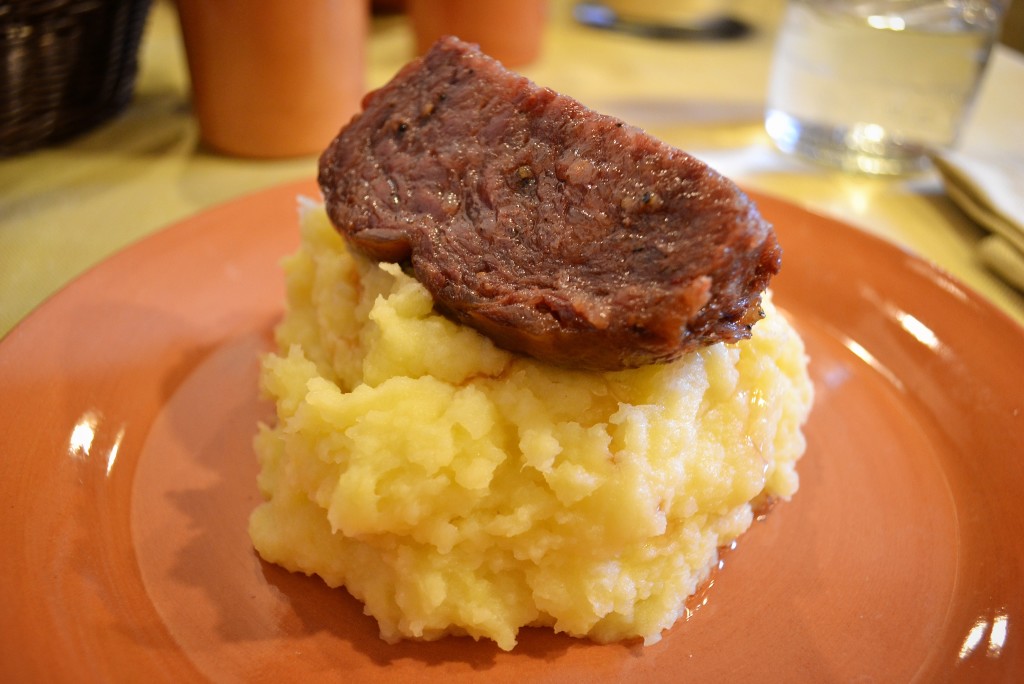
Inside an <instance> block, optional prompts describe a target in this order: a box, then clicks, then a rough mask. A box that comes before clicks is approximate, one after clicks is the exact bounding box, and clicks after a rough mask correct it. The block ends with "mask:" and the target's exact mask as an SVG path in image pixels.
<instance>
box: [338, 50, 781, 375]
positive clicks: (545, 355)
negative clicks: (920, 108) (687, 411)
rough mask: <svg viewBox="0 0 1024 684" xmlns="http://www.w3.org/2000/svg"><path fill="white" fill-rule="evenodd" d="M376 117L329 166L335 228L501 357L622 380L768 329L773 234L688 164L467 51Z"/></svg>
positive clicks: (404, 77) (419, 74) (380, 97)
mask: <svg viewBox="0 0 1024 684" xmlns="http://www.w3.org/2000/svg"><path fill="white" fill-rule="evenodd" d="M363 106H364V111H363V112H362V113H361V114H359V115H357V116H356V117H355V118H354V119H353V120H352V122H351V123H350V124H349V125H348V126H347V127H346V128H344V129H343V130H342V131H341V133H340V134H339V135H338V137H337V138H336V139H335V140H334V141H333V142H332V143H331V145H330V147H329V148H328V149H327V150H326V151H325V152H324V153H323V155H322V156H321V158H320V174H319V181H320V186H321V188H322V190H323V193H324V197H325V200H326V203H327V211H328V213H329V215H330V217H331V220H332V221H333V223H334V224H335V226H337V228H338V229H339V230H340V231H341V232H342V234H344V235H345V237H346V238H347V239H348V240H349V242H350V243H351V245H352V246H353V247H354V248H355V249H357V250H359V251H361V252H363V253H365V254H367V255H369V256H370V257H373V258H375V259H380V260H387V261H398V262H406V263H409V264H411V267H412V270H413V272H414V274H415V276H416V277H417V278H418V279H419V280H420V281H421V282H422V283H423V284H424V285H425V286H426V288H427V289H428V290H429V291H430V293H431V294H432V295H433V297H434V301H435V303H436V306H437V308H438V309H439V310H440V311H442V312H444V313H445V314H446V315H447V316H449V317H451V318H453V319H455V320H457V321H460V322H462V323H465V324H466V325H469V326H472V327H474V328H476V329H477V330H479V331H481V332H483V333H484V334H486V335H487V336H489V337H490V338H491V339H493V340H494V341H495V342H496V343H497V344H498V345H500V346H502V347H505V348H507V349H511V350H514V351H518V352H522V353H525V354H529V355H531V356H534V357H536V358H538V359H542V360H545V361H549V362H552V363H556V364H561V365H566V366H572V367H577V368H588V369H597V370H612V369H619V368H627V367H635V366H639V365H643V364H648V363H656V362H663V361H668V360H671V359H674V358H676V357H678V356H679V355H681V354H683V353H685V352H688V351H691V350H693V349H696V348H697V347H699V346H700V345H706V344H711V343H714V342H718V341H723V340H724V341H735V340H739V339H742V338H745V337H749V335H750V326H751V325H753V323H754V322H755V321H756V320H758V319H759V318H760V316H761V311H760V301H761V292H762V291H763V290H764V289H765V288H766V287H767V285H768V282H769V280H770V278H771V277H772V276H773V275H774V274H775V273H777V272H778V270H779V266H780V262H781V250H780V248H779V245H778V243H777V241H776V238H775V234H774V231H773V230H772V228H771V226H770V225H769V224H768V223H766V222H765V221H764V220H763V219H762V218H761V216H760V215H759V213H758V211H757V209H756V207H755V206H754V205H753V203H752V202H751V201H750V200H749V199H748V198H747V197H746V195H744V194H743V193H742V192H741V191H740V190H739V189H738V188H737V187H736V186H735V185H734V184H733V183H731V182H730V181H729V180H727V179H725V178H723V177H722V176H720V175H719V174H717V173H716V172H714V171H713V170H711V169H709V168H708V167H707V166H706V165H705V164H703V163H702V162H700V161H698V160H697V159H695V158H693V157H691V156H689V155H687V154H686V153H684V152H682V151H680V150H677V149H675V148H672V147H670V146H668V145H665V144H664V143H662V142H659V141H658V140H655V139H654V138H652V137H651V136H649V135H647V134H646V133H644V132H643V131H641V130H639V129H637V128H634V127H631V126H627V125H625V124H623V123H622V122H621V121H619V120H618V119H615V118H612V117H609V116H604V115H601V114H597V113H595V112H593V111H591V110H589V109H587V108H586V107H584V106H583V105H581V104H580V103H578V102H576V101H575V100H573V99H571V98H569V97H566V96H563V95H559V94H557V93H555V92H553V91H551V90H549V89H546V88H540V87H538V86H536V85H534V84H533V83H531V82H529V81H528V80H526V79H525V78H522V77H520V76H518V75H516V74H513V73H511V72H509V71H507V70H505V68H504V67H502V66H501V64H499V63H498V62H496V61H495V60H493V59H491V58H489V57H487V56H485V55H483V54H481V53H480V52H479V51H478V50H477V49H476V48H475V46H471V45H467V44H465V43H462V42H460V41H458V40H456V39H454V38H445V39H442V40H441V41H439V42H438V43H437V44H436V45H435V46H434V47H433V48H432V49H431V51H430V52H429V53H428V54H426V55H425V56H424V57H423V58H421V59H419V60H416V61H414V62H412V63H410V64H409V65H407V66H406V67H405V68H403V69H402V70H401V71H400V72H399V73H398V74H397V75H396V76H395V78H394V79H393V80H392V81H391V82H390V83H388V84H387V85H386V86H384V87H383V88H381V89H380V90H377V91H375V92H373V93H371V94H369V95H368V96H367V97H366V99H365V101H364V103H363Z"/></svg>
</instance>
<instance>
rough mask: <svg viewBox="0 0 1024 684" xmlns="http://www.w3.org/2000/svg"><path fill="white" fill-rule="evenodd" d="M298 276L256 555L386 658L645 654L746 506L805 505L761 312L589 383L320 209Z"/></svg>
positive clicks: (746, 516) (799, 394)
mask: <svg viewBox="0 0 1024 684" xmlns="http://www.w3.org/2000/svg"><path fill="white" fill-rule="evenodd" d="M285 268H286V272H287V279H288V312H287V314H286V316H285V319H284V321H283V322H282V323H281V325H280V326H279V328H278V330H277V340H278V345H279V348H280V353H278V354H269V355H268V356H267V357H266V358H265V359H264V363H263V369H262V376H261V385H262V388H263V390H264V391H265V392H266V393H267V394H268V395H269V396H270V397H272V398H273V400H274V402H275V403H276V407H277V416H276V420H275V421H274V424H273V425H269V426H268V425H262V426H260V431H259V434H258V435H257V437H256V451H257V454H258V457H259V462H260V468H261V471H260V475H259V486H260V490H261V491H262V493H263V496H264V498H265V503H263V504H261V505H260V506H259V507H258V508H257V509H256V510H255V511H254V512H253V514H252V517H251V520H250V534H251V536H252V540H253V542H254V544H255V546H256V549H257V550H258V551H259V553H260V555H261V556H262V557H263V558H264V559H266V560H267V561H270V562H272V563H277V564H279V565H282V566H284V567H285V568H288V569H289V570H293V571H301V572H304V573H309V574H314V573H315V574H317V575H319V576H320V577H322V578H323V580H324V581H325V582H326V583H327V584H328V585H330V586H332V587H339V586H342V585H344V586H345V587H346V588H347V589H348V591H349V592H350V593H351V594H352V595H353V596H355V597H356V598H358V599H360V600H361V601H362V602H363V603H364V604H365V611H366V613H368V614H369V615H372V616H373V617H374V618H376V619H377V622H378V623H379V625H380V634H381V637H382V638H383V639H385V640H386V641H389V642H394V641H397V640H399V639H402V638H417V639H436V638H439V637H441V636H443V635H446V634H468V635H471V636H473V637H474V638H481V637H486V638H488V639H493V640H494V641H495V642H496V643H497V644H498V646H499V647H501V648H502V649H506V650H509V649H511V648H513V647H514V646H515V644H516V635H517V632H518V630H519V628H520V627H523V626H525V625H548V626H551V627H553V628H554V629H555V630H557V631H559V632H565V633H567V634H571V635H574V636H581V637H582V636H585V637H589V638H591V639H594V640H597V641H602V642H605V641H612V640H619V639H627V638H631V637H642V638H643V639H644V640H645V642H647V643H652V642H655V641H657V640H658V639H659V638H660V636H661V632H662V631H663V630H665V629H667V628H669V627H671V626H672V624H673V623H674V622H675V621H676V620H677V619H678V618H679V617H680V616H681V615H682V613H683V611H684V604H685V601H686V599H687V597H688V596H689V595H690V594H692V593H693V592H694V591H695V590H696V589H697V586H698V584H699V583H700V582H701V581H702V580H703V579H704V578H705V577H707V575H708V573H709V572H710V570H711V568H712V567H713V566H714V565H715V563H716V562H717V550H718V547H720V546H724V545H727V544H729V543H730V542H732V541H733V540H734V539H735V538H736V537H737V536H739V535H740V534H741V533H743V532H744V531H745V530H746V529H747V528H748V527H749V526H750V524H751V522H752V520H753V512H752V508H753V507H756V506H757V505H758V504H760V503H763V502H764V501H765V500H766V499H768V498H774V497H781V498H788V497H789V496H790V495H792V494H793V493H794V492H795V491H796V489H797V474H796V470H795V466H796V462H797V459H798V458H799V457H800V456H801V454H802V453H803V450H804V438H803V435H802V434H801V431H800V428H801V425H802V424H803V422H804V420H805V419H806V417H807V414H808V412H809V410H810V406H811V401H812V388H811V384H810V382H809V380H808V376H807V369H806V367H807V360H806V357H805V355H804V349H803V344H802V342H801V340H800V338H799V337H798V336H797V334H796V332H795V331H794V330H793V329H792V328H791V327H790V325H789V324H788V323H787V322H786V320H785V319H784V318H783V317H782V316H781V315H780V314H779V313H778V312H777V311H776V310H775V308H774V307H773V305H772V303H771V298H770V296H769V297H766V298H765V302H764V310H765V314H766V315H765V318H764V320H762V321H761V322H760V323H758V324H757V325H755V326H754V332H753V338H752V339H750V340H747V341H744V342H740V343H738V344H733V345H725V344H716V345H714V346H711V347H707V348H705V349H702V350H701V351H699V352H696V353H693V354H690V355H688V356H686V357H685V358H683V359H680V360H679V361H677V362H675V363H672V364H668V365H657V366H648V367H644V368H639V369H636V370H628V371H619V372H611V373H594V372H583V371H574V370H568V369H564V368H556V367H553V366H549V365H545V364H543V363H539V362H536V361H533V360H531V359H528V358H524V357H521V356H517V355H514V354H511V353H508V352H506V351H503V350H501V349H498V348H497V347H495V346H494V345H493V344H492V343H491V342H490V340H488V339H487V338H485V337H483V336H482V335H480V334H478V333H477V332H475V331H473V330H470V329H469V328H466V327H462V326H459V325H457V324H455V323H452V322H451V321H449V320H448V319H446V318H444V317H442V316H440V315H438V314H437V313H435V312H434V310H433V306H432V302H431V298H430V295H429V294H428V293H427V292H426V290H425V289H424V288H423V287H422V286H421V285H420V284H419V283H418V282H417V281H416V280H415V279H414V278H412V277H410V276H408V275H406V274H405V273H403V271H402V269H401V268H400V267H399V266H397V265H394V264H386V263H381V264H378V263H375V262H371V261H368V260H366V259H364V258H362V257H360V256H358V255H356V254H353V253H350V252H349V251H348V250H347V249H346V246H345V242H344V240H343V239H342V238H341V237H340V236H339V235H338V234H337V232H336V231H335V230H334V229H333V228H332V226H331V225H330V223H329V221H328V219H327V217H326V215H325V213H324V211H323V209H322V207H321V206H319V205H315V204H313V203H311V202H308V201H307V202H304V203H303V207H302V247H301V249H300V250H299V251H298V253H296V254H295V255H294V256H291V257H290V258H289V259H288V261H287V263H286V266H285Z"/></svg>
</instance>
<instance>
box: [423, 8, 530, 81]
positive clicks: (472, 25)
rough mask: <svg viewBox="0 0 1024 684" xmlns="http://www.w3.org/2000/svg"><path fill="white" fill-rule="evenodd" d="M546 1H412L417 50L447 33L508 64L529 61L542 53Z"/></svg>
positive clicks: (511, 65) (512, 64)
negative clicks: (478, 46)
mask: <svg viewBox="0 0 1024 684" xmlns="http://www.w3.org/2000/svg"><path fill="white" fill-rule="evenodd" d="M547 9H548V2H547V0H516V1H515V2H495V1H492V0H409V1H408V7H407V11H408V13H409V19H410V21H411V22H412V27H413V32H414V34H415V36H416V51H417V52H418V53H419V54H423V53H424V52H426V51H427V50H428V49H429V48H430V46H431V45H432V44H433V43H434V41H436V40H437V39H438V38H440V37H441V36H444V35H453V36H458V37H459V38H461V39H462V40H465V41H468V42H470V43H478V44H479V45H480V49H481V50H483V51H484V52H485V53H486V54H488V55H490V56H491V57H494V58H495V59H497V60H499V61H500V62H501V63H502V64H504V65H505V66H507V67H516V66H523V65H525V64H529V63H530V62H532V61H534V60H535V59H537V56H538V55H539V54H540V48H541V42H542V41H541V38H542V35H543V32H544V23H545V20H546V19H547Z"/></svg>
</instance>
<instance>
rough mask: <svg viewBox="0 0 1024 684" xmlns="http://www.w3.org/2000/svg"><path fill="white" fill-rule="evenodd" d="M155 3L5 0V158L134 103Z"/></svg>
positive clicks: (0, 85)
mask: <svg viewBox="0 0 1024 684" xmlns="http://www.w3.org/2000/svg"><path fill="white" fill-rule="evenodd" d="M150 2H151V0H0V59H2V61H3V64H2V67H0V157H2V156H9V155H13V154H17V153H19V152H25V151H27V150H31V149H34V148H37V147H40V146H42V145H46V144H49V143H53V142H58V141H61V140H66V139H68V138H70V137H72V136H75V135H77V134H79V133H84V132H85V131H87V130H89V129H91V128H93V127H94V126H96V125H98V124H100V123H102V122H103V121H106V120H108V119H110V118H111V117H113V116H114V115H115V114H118V113H119V112H120V111H122V110H123V109H124V108H125V106H127V104H128V102H129V101H130V100H131V97H132V92H133V90H134V86H135V75H136V72H137V67H138V60H137V58H138V50H139V41H140V39H141V37H142V29H143V26H144V24H145V21H146V16H147V15H148V13H149V7H150Z"/></svg>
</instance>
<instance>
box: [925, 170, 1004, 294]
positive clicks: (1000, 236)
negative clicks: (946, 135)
mask: <svg viewBox="0 0 1024 684" xmlns="http://www.w3.org/2000/svg"><path fill="white" fill-rule="evenodd" d="M934 161H935V166H936V167H937V168H938V170H939V173H940V174H941V175H942V181H943V184H944V185H945V188H946V193H947V194H948V195H949V197H950V199H952V200H953V201H954V202H956V204H957V205H959V207H960V208H961V209H963V211H964V213H965V214H967V215H968V216H970V217H971V218H972V219H974V221H975V222H977V223H978V224H979V225H980V226H982V227H983V228H986V229H987V230H988V231H989V234H988V235H986V236H985V237H984V238H982V239H981V240H980V241H979V243H978V246H977V250H978V252H977V253H978V257H979V259H981V261H982V262H983V263H984V264H985V265H986V266H988V267H989V268H990V269H992V270H993V271H994V272H996V273H997V274H999V275H1000V276H1002V277H1003V279H1004V280H1006V281H1007V282H1008V283H1010V284H1011V285H1013V286H1014V287H1016V288H1018V289H1020V290H1021V291H1024V158H1019V157H1011V156H994V155H981V154H979V153H976V152H974V153H972V152H970V151H952V152H943V153H941V154H938V155H936V156H935V157H934Z"/></svg>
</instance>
